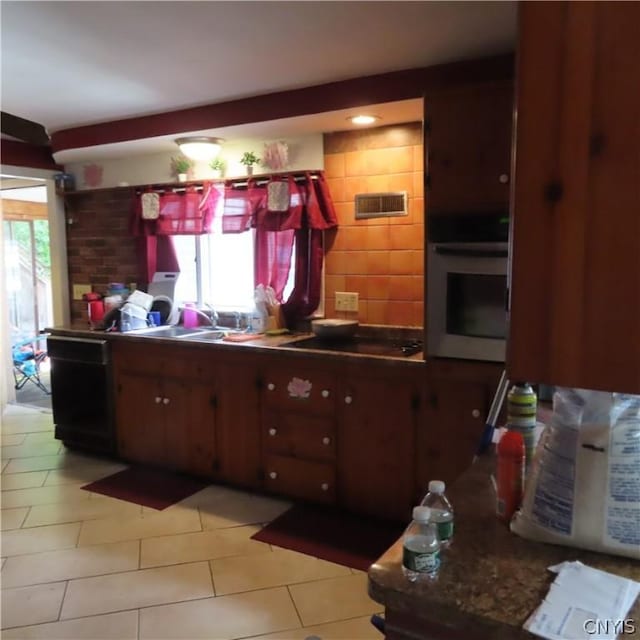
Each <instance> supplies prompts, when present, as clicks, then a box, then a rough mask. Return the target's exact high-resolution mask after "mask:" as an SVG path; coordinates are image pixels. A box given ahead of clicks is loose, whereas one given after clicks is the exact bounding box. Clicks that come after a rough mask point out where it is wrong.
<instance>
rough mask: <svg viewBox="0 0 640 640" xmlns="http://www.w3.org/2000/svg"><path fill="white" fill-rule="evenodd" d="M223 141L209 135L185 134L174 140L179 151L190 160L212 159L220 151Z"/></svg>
mask: <svg viewBox="0 0 640 640" xmlns="http://www.w3.org/2000/svg"><path fill="white" fill-rule="evenodd" d="M223 142H224V140H223V139H222V138H211V137H209V136H187V137H186V138H178V139H177V140H176V144H177V145H178V147H180V151H182V153H183V154H184V155H185V156H187V158H191V159H192V160H213V158H215V157H216V156H217V155H218V153H220V147H221V146H222V143H223Z"/></svg>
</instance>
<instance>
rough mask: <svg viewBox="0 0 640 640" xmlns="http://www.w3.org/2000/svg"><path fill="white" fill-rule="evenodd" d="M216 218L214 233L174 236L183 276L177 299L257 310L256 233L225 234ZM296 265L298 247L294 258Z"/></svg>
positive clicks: (289, 287)
mask: <svg viewBox="0 0 640 640" xmlns="http://www.w3.org/2000/svg"><path fill="white" fill-rule="evenodd" d="M221 224H222V220H221V216H216V218H215V221H214V227H213V233H210V234H208V235H202V236H173V241H174V245H175V248H176V254H177V256H178V262H179V264H180V277H179V278H178V282H177V285H176V292H175V297H176V300H177V301H178V302H179V303H181V302H197V304H198V306H203V305H204V304H209V305H211V306H212V307H213V308H214V309H216V310H222V311H224V310H233V311H251V310H252V309H253V307H254V304H253V293H254V242H255V232H254V230H253V229H252V230H250V231H245V232H244V233H222V228H221ZM291 264H292V265H293V264H295V246H294V250H293V255H292V257H291ZM293 282H294V269H293V268H291V269H290V271H289V279H288V281H287V284H286V286H285V289H284V296H283V297H284V299H285V300H286V299H287V298H288V297H289V295H290V293H291V291H292V290H293Z"/></svg>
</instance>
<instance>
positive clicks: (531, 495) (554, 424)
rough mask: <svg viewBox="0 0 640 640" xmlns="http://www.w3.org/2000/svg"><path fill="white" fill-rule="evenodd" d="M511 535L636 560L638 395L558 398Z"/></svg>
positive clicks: (560, 393) (639, 550) (585, 393)
mask: <svg viewBox="0 0 640 640" xmlns="http://www.w3.org/2000/svg"><path fill="white" fill-rule="evenodd" d="M511 530H512V531H513V532H514V533H517V534H518V535H521V536H522V537H524V538H529V539H532V540H540V541H542V542H550V543H554V544H562V545H568V546H572V547H580V548H583V549H590V550H592V551H602V552H605V553H612V554H615V555H621V556H628V557H631V558H639V559H640V396H632V395H626V394H621V393H607V392H603V391H589V390H585V389H558V390H557V391H556V393H555V395H554V399H553V415H552V417H551V420H550V422H549V424H548V425H547V427H546V428H545V431H544V433H543V434H542V437H541V439H540V441H539V443H538V448H537V451H536V455H535V458H534V464H533V469H532V471H531V473H530V476H529V477H528V478H527V483H526V487H525V496H524V501H523V505H522V509H521V510H520V511H519V512H517V513H516V515H515V516H514V518H513V520H512V521H511Z"/></svg>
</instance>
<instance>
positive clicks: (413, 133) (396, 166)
mask: <svg viewBox="0 0 640 640" xmlns="http://www.w3.org/2000/svg"><path fill="white" fill-rule="evenodd" d="M324 153H325V156H324V162H325V174H326V176H327V180H328V183H329V188H330V190H331V195H332V198H333V200H334V202H335V205H336V211H337V214H338V219H339V225H340V226H339V228H338V230H337V232H336V233H335V235H334V236H329V249H328V252H327V259H326V263H325V264H326V266H325V276H326V280H325V282H326V290H325V296H326V297H325V313H326V315H327V316H328V317H350V316H351V315H354V316H355V314H349V313H346V312H338V311H336V310H335V292H336V291H355V292H358V294H359V311H358V314H357V316H358V319H359V320H360V322H363V323H368V324H394V325H408V326H422V325H423V314H424V188H423V166H424V163H423V147H422V124H421V123H419V122H416V123H409V124H404V125H394V126H387V127H376V128H373V129H363V130H359V131H345V132H337V133H331V134H325V136H324ZM380 191H407V195H408V210H409V215H408V216H401V217H390V218H370V219H367V220H356V219H355V210H354V196H355V194H356V193H367V192H380Z"/></svg>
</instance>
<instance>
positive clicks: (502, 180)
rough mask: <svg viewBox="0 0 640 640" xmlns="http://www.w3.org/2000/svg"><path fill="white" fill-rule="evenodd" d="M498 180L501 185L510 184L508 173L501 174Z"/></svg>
mask: <svg viewBox="0 0 640 640" xmlns="http://www.w3.org/2000/svg"><path fill="white" fill-rule="evenodd" d="M498 180H499V181H500V184H507V182H509V176H508V175H507V174H506V173H501V174H500V177H499V178H498Z"/></svg>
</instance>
